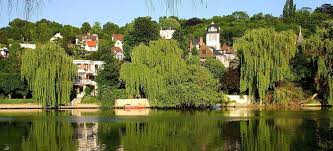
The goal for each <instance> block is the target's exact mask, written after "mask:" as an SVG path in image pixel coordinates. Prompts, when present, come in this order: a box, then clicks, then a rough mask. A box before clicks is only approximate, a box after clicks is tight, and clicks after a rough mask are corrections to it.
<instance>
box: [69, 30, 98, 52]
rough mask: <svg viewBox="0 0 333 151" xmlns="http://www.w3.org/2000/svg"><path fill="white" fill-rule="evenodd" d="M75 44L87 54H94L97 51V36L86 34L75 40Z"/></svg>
mask: <svg viewBox="0 0 333 151" xmlns="http://www.w3.org/2000/svg"><path fill="white" fill-rule="evenodd" d="M75 41H76V44H77V45H78V46H79V47H82V48H83V49H84V50H86V51H89V52H95V51H98V42H99V40H98V35H97V34H90V33H87V34H86V35H84V36H82V37H80V38H77V39H76V40H75Z"/></svg>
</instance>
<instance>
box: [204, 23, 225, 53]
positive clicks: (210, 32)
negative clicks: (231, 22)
mask: <svg viewBox="0 0 333 151" xmlns="http://www.w3.org/2000/svg"><path fill="white" fill-rule="evenodd" d="M206 45H207V46H208V47H213V48H215V49H216V50H221V42H220V27H219V26H218V25H217V24H215V23H214V22H212V23H211V24H210V25H209V26H208V28H207V33H206Z"/></svg>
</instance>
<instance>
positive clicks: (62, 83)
mask: <svg viewBox="0 0 333 151" xmlns="http://www.w3.org/2000/svg"><path fill="white" fill-rule="evenodd" d="M75 73H76V67H75V65H74V64H73V61H72V59H71V58H70V57H68V56H67V55H66V53H65V51H64V49H62V48H61V47H59V46H58V45H56V44H54V43H47V44H45V45H41V46H38V47H37V49H35V50H26V51H25V52H24V53H23V55H22V67H21V74H22V77H23V78H25V79H26V80H27V82H28V84H29V88H30V90H32V91H33V98H34V99H35V100H36V101H37V102H38V103H40V104H43V105H44V106H51V107H58V106H59V105H61V104H64V103H68V102H69V101H70V98H69V96H70V93H71V90H72V87H73V82H72V81H73V79H74V75H75Z"/></svg>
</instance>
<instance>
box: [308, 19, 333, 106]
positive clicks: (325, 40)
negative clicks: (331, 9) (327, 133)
mask: <svg viewBox="0 0 333 151" xmlns="http://www.w3.org/2000/svg"><path fill="white" fill-rule="evenodd" d="M332 33H333V21H330V22H326V25H325V26H324V28H322V29H318V31H317V33H316V34H314V35H312V36H311V37H309V38H308V39H306V40H305V43H304V45H303V50H304V54H306V55H307V56H309V57H311V58H312V60H313V62H314V63H316V66H315V70H316V72H317V74H316V76H315V83H316V86H317V90H318V91H319V93H320V95H322V97H323V98H324V99H325V100H327V102H324V103H328V104H330V105H332V104H333V36H332Z"/></svg>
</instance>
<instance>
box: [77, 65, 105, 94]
mask: <svg viewBox="0 0 333 151" xmlns="http://www.w3.org/2000/svg"><path fill="white" fill-rule="evenodd" d="M73 63H74V64H75V65H76V66H77V69H78V71H77V72H78V74H77V76H76V77H75V81H74V88H75V89H76V91H77V94H82V93H83V94H84V89H85V88H86V87H90V88H91V90H92V94H91V95H93V96H95V95H97V91H96V89H97V83H96V81H95V80H96V76H97V74H98V71H99V70H102V69H103V65H104V62H103V61H91V60H73Z"/></svg>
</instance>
